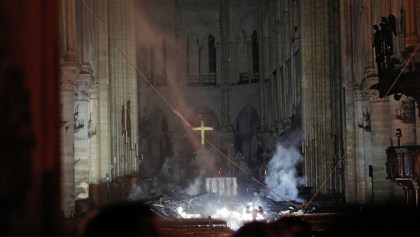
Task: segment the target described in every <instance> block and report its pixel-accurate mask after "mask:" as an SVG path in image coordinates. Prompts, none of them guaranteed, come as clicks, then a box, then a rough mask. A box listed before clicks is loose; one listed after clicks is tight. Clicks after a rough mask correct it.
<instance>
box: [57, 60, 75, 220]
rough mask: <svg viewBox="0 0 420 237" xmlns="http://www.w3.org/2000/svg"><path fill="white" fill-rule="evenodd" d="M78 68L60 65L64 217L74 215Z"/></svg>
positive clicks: (67, 64)
mask: <svg viewBox="0 0 420 237" xmlns="http://www.w3.org/2000/svg"><path fill="white" fill-rule="evenodd" d="M78 73H79V68H78V66H77V64H76V63H75V62H66V63H65V64H62V65H61V66H60V100H61V120H62V123H63V124H64V125H63V129H62V131H61V159H62V164H61V165H62V172H61V174H62V176H61V189H62V207H63V210H64V217H66V218H70V217H72V216H73V215H74V211H75V210H74V207H75V203H74V201H75V193H74V165H75V162H74V151H73V146H74V144H73V142H74V112H73V111H74V110H73V109H74V107H73V105H74V85H75V80H76V78H77V76H78Z"/></svg>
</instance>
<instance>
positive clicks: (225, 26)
mask: <svg viewBox="0 0 420 237" xmlns="http://www.w3.org/2000/svg"><path fill="white" fill-rule="evenodd" d="M229 4H230V3H229V0H220V1H219V27H220V51H221V62H222V64H221V66H222V71H221V84H222V129H223V130H228V129H229V126H230V79H229V76H230V75H229V74H230V58H229V40H230V20H229V11H230V7H229Z"/></svg>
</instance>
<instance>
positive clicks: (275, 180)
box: [265, 144, 304, 202]
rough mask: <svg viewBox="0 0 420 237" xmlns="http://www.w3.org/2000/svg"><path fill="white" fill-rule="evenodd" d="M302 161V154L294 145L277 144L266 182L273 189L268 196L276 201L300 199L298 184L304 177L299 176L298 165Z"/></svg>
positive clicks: (269, 164) (301, 182)
mask: <svg viewBox="0 0 420 237" xmlns="http://www.w3.org/2000/svg"><path fill="white" fill-rule="evenodd" d="M300 162H302V156H301V155H300V153H299V151H298V150H297V149H296V148H295V147H294V146H283V145H281V144H277V146H276V152H275V154H274V156H273V158H271V160H270V162H269V163H268V174H267V176H266V177H265V184H266V185H267V187H268V188H269V189H270V190H271V192H269V194H268V195H267V197H269V198H271V199H273V200H275V201H285V200H287V201H289V200H293V201H299V202H301V201H302V200H301V199H300V198H299V197H298V188H297V187H298V185H301V184H303V182H304V179H303V178H302V177H298V174H297V168H296V167H297V165H298V164H299V163H300Z"/></svg>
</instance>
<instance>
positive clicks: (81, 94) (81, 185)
mask: <svg viewBox="0 0 420 237" xmlns="http://www.w3.org/2000/svg"><path fill="white" fill-rule="evenodd" d="M91 88H92V76H91V74H88V73H85V74H80V76H79V78H77V80H76V88H75V93H74V126H75V127H74V158H75V160H76V164H75V167H74V170H75V185H76V199H86V198H88V194H89V193H88V192H87V190H85V186H86V184H89V183H90V172H89V171H90V143H89V139H88V121H89V119H90V118H91V117H90V115H91V114H90V106H89V100H90V95H91Z"/></svg>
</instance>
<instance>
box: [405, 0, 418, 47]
mask: <svg viewBox="0 0 420 237" xmlns="http://www.w3.org/2000/svg"><path fill="white" fill-rule="evenodd" d="M403 1H404V2H403V8H404V10H405V14H406V21H405V26H406V35H405V42H404V47H405V48H408V47H411V46H417V43H418V35H417V25H416V6H415V4H414V3H415V1H414V0H403Z"/></svg>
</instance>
